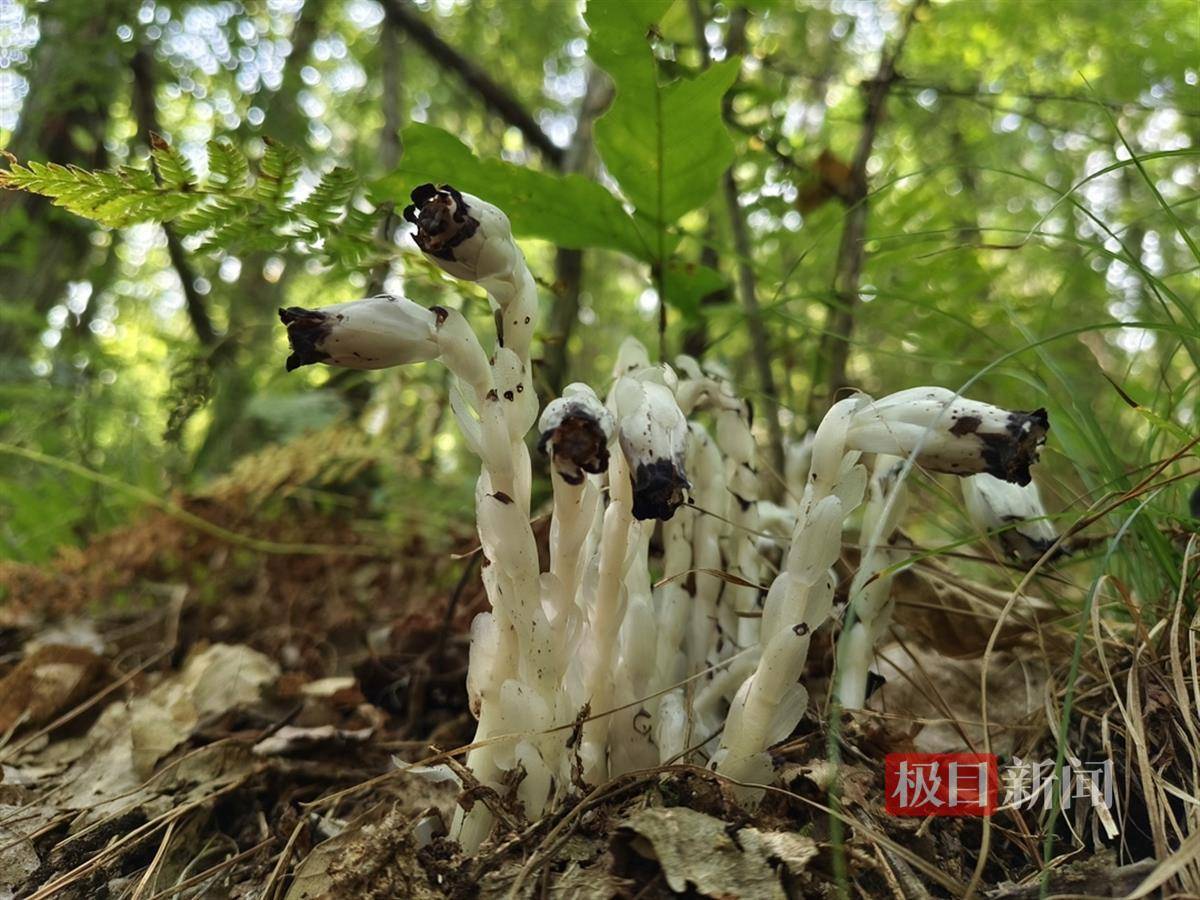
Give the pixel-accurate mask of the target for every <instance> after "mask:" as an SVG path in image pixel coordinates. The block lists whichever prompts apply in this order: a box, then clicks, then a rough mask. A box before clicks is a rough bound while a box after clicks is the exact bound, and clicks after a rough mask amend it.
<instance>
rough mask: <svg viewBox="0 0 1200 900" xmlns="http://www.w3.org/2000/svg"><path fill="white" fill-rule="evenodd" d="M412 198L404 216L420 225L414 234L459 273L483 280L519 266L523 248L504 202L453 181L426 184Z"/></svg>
mask: <svg viewBox="0 0 1200 900" xmlns="http://www.w3.org/2000/svg"><path fill="white" fill-rule="evenodd" d="M412 201H413V202H412V205H410V206H408V207H406V208H405V210H404V218H405V219H407V220H408V221H409V222H411V223H413V224H414V225H416V226H417V230H416V232H415V233H414V234H413V240H414V241H415V242H416V244H417V246H418V247H420V248H421V250H422V251H423V252H424V253H426V254H428V255H429V256H430V257H431V258H432V259H433V260H434V262H436V263H437V264H438V265H439V266H441V267H442V268H443V269H444V270H445V271H446V272H448V273H449V274H451V275H453V276H454V277H455V278H462V279H464V280H466V281H482V280H484V279H487V278H494V277H496V276H497V275H501V274H502V273H508V272H511V271H513V270H514V269H516V268H517V266H518V258H517V257H518V256H519V254H520V251H519V250H517V249H516V245H515V244H514V243H513V239H512V227H511V226H510V225H509V222H508V216H506V215H505V214H504V213H503V212H501V211H500V209H499V208H498V207H495V206H493V205H492V204H490V203H488V202H487V201H486V200H481V199H480V198H478V197H476V196H474V195H473V194H464V193H462V192H460V191H458V190H456V189H454V188H453V187H451V186H450V185H448V184H443V185H440V186H437V187H435V186H434V185H432V184H422V185H420V186H419V187H417V188H414V189H413V192H412Z"/></svg>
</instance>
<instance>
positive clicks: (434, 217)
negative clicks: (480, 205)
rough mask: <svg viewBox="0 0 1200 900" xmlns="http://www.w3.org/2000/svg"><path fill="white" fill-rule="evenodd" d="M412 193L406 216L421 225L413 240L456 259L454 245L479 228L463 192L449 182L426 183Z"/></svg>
mask: <svg viewBox="0 0 1200 900" xmlns="http://www.w3.org/2000/svg"><path fill="white" fill-rule="evenodd" d="M411 196H412V201H413V202H412V205H411V206H407V207H405V209H404V218H405V219H406V220H407V221H409V222H412V223H413V224H414V225H416V226H417V230H416V233H415V234H413V240H414V241H415V242H416V244H417V246H418V247H420V248H421V250H422V252H424V253H428V254H429V255H430V256H436V257H438V258H439V259H448V260H453V259H454V253H453V252H452V250H453V248H455V247H457V246H458V245H459V244H461V243H462V242H463V241H465V240H466V239H467V238H469V237H471V236H472V235H473V234H475V232H476V230H478V228H479V220H478V219H476V218H474V217H473V216H472V215H471V210H470V207H469V206H468V205H467V203H466V201H465V200H463V196H462V194H460V193H459V192H458V191H457V190H455V189H454V188H452V187H451V186H450V185H448V184H443V185H441V186H440V187H434V186H433V185H432V184H422V185H419V186H418V187H416V188H414V189H413V192H412V195H411Z"/></svg>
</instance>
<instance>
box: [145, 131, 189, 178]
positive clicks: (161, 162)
mask: <svg viewBox="0 0 1200 900" xmlns="http://www.w3.org/2000/svg"><path fill="white" fill-rule="evenodd" d="M150 158H151V159H152V160H153V161H154V168H155V169H157V170H158V177H159V178H160V179H161V180H162V186H163V187H165V188H168V189H170V190H176V191H188V190H192V189H193V188H195V187H196V173H195V172H193V171H192V164H191V163H189V162H188V160H187V157H186V156H184V155H183V154H182V153H180V152H179V150H178V149H176V148H175V147H172V146H171V145H170V144H168V143H167V142H166V141H165V140H164V139H163V137H162V135H160V134H153V133H152V134H151V135H150Z"/></svg>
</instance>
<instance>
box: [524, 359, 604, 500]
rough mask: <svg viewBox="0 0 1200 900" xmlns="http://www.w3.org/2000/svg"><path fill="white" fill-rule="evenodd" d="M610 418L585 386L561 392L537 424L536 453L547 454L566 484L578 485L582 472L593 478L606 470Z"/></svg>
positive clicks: (547, 407) (598, 399)
mask: <svg viewBox="0 0 1200 900" xmlns="http://www.w3.org/2000/svg"><path fill="white" fill-rule="evenodd" d="M613 427H614V425H613V417H612V413H610V412H609V411H608V410H607V409H606V408H605V406H604V404H603V403H601V402H600V398H599V397H597V396H596V394H595V392H594V391H593V390H592V389H591V388H590V387H588V386H587V385H586V384H581V383H579V382H576V383H574V384H569V385H567V386H566V387H565V388H563V393H562V396H561V397H559V398H558V399H556V400H552V401H551V402H550V403H549V404H547V405H546V408H545V409H544V410H543V411H542V417H541V419H539V420H538V431H539V432H540V434H541V437H540V438H539V439H538V449H539V450H541V451H542V452H543V453H549V454H550V458H551V459H552V460H553V462H554V468H555V470H556V471H557V472H558V474H559V475H561V476H562V479H563V481H565V482H567V484H582V483H583V478H584V474H583V473H584V472H590V473H591V474H593V475H599V474H600V473H602V472H604V471H606V470H607V469H608V444H609V442H610V441H611V440H612V436H613Z"/></svg>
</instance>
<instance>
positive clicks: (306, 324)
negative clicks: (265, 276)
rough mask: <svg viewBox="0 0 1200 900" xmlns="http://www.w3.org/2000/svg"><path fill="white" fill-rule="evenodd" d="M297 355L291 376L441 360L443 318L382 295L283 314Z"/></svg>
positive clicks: (291, 362)
mask: <svg viewBox="0 0 1200 900" xmlns="http://www.w3.org/2000/svg"><path fill="white" fill-rule="evenodd" d="M279 318H280V320H282V322H283V324H284V325H286V326H287V332H288V341H289V343H290V344H291V346H292V354H291V356H289V357H288V360H287V370H288V371H289V372H290V371H292V370H293V369H296V368H299V367H300V366H308V365H312V364H314V363H325V364H326V365H329V366H341V367H343V368H347V369H385V368H387V367H388V366H401V365H405V364H406V363H414V362H425V361H427V360H431V359H436V358H437V357H438V354H439V352H440V351H439V348H438V342H437V337H436V327H437V314H436V313H435V312H434V311H433V310H430V309H426V308H425V307H423V306H421V305H419V304H417V303H414V302H413V301H411V300H409V299H408V298H406V297H395V296H392V295H390V294H379V295H378V296H375V297H368V298H366V299H365V300H352V301H350V302H349V303H337V304H334V305H333V306H325V307H322V308H321V309H303V308H301V307H299V306H292V307H289V308H287V309H281V310H279Z"/></svg>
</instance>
